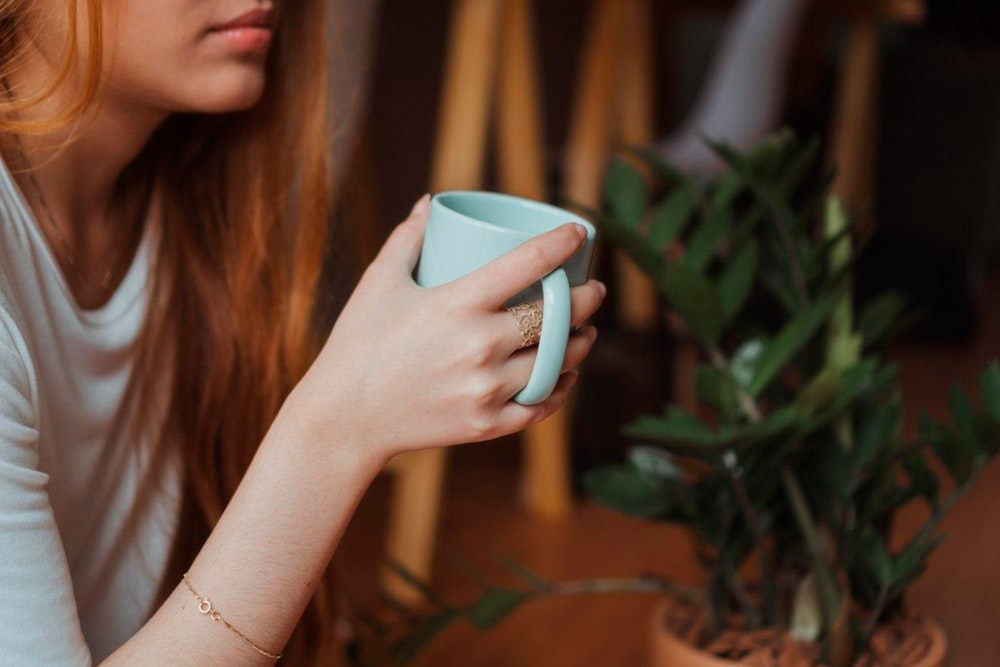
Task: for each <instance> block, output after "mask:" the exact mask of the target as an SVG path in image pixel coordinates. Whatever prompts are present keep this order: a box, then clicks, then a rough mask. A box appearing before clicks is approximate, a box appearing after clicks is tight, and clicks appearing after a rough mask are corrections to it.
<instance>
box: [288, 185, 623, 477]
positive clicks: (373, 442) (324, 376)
mask: <svg viewBox="0 0 1000 667" xmlns="http://www.w3.org/2000/svg"><path fill="white" fill-rule="evenodd" d="M428 210H429V198H428V197H426V196H425V197H424V198H422V199H421V200H420V201H418V202H417V204H416V206H414V208H413V211H412V212H411V214H410V217H409V218H408V219H407V220H406V221H405V222H403V223H401V224H400V225H399V226H398V227H397V228H396V229H395V230H394V231H393V233H392V235H391V236H390V237H389V239H388V240H387V241H386V243H385V245H384V246H383V247H382V249H381V251H380V252H379V255H378V257H376V258H375V261H374V262H372V264H371V265H370V266H369V267H368V270H367V271H366V272H365V274H364V276H363V277H362V279H361V282H360V283H359V284H358V286H357V288H356V289H355V291H354V293H353V294H352V296H351V298H350V300H349V301H348V303H347V305H346V307H345V308H344V310H343V312H342V313H341V315H340V317H339V318H338V320H337V323H336V325H335V326H334V328H333V331H332V332H331V334H330V337H329V339H328V340H327V342H326V345H325V346H324V348H323V350H322V351H321V353H320V355H319V357H318V358H317V360H316V362H315V363H314V364H313V366H312V368H310V370H309V372H308V373H307V374H306V376H305V377H304V378H303V380H302V382H301V383H300V384H299V386H298V387H296V389H295V392H293V396H292V397H291V398H290V399H289V402H290V403H291V405H286V407H292V408H293V411H294V412H295V414H296V420H299V419H305V420H307V423H308V424H309V426H310V431H311V432H312V433H319V434H320V437H321V439H323V438H325V439H326V442H324V443H323V444H324V445H329V446H338V445H340V444H343V443H350V444H353V445H355V446H358V447H360V448H361V450H360V451H361V453H363V454H364V455H365V456H374V457H376V458H378V459H380V460H381V461H382V462H383V463H384V462H385V461H387V460H388V459H389V458H391V457H392V456H394V455H395V454H398V453H400V452H404V451H408V450H416V449H424V448H429V447H441V446H446V445H454V444H458V443H465V442H478V441H481V440H488V439H491V438H496V437H499V436H502V435H506V434H508V433H513V432H515V431H519V430H521V429H523V428H525V427H527V426H529V425H531V424H534V423H536V422H539V421H541V420H543V419H545V418H546V417H547V416H549V415H550V414H552V413H553V412H555V411H556V410H557V409H558V408H559V407H560V406H561V405H562V404H563V403H564V402H565V401H566V397H567V394H568V392H569V389H570V387H572V386H573V383H574V382H575V380H576V377H577V374H576V372H575V371H574V370H573V369H574V368H575V367H576V366H577V365H578V364H579V363H580V362H581V361H583V359H584V357H586V356H587V353H588V352H589V351H590V348H591V346H592V345H593V343H594V340H595V339H596V337H597V331H596V329H594V327H592V326H585V327H583V328H582V329H580V330H579V331H577V332H576V333H574V334H572V335H571V336H570V340H569V345H568V348H567V351H566V358H565V361H564V363H563V369H562V370H563V375H562V376H561V378H560V380H559V383H558V385H557V386H556V388H555V390H554V392H553V393H552V395H551V396H550V397H549V398H548V399H547V400H545V401H544V402H543V403H541V404H538V405H532V406H525V405H520V404H518V403H515V402H514V401H512V400H510V399H511V398H512V397H513V396H514V395H515V394H517V392H518V391H520V389H521V388H522V387H524V386H525V385H526V384H527V382H528V378H529V376H530V374H531V369H532V367H533V364H534V360H535V355H536V351H535V350H536V348H528V349H525V350H520V351H518V350H517V348H518V345H519V344H520V331H519V329H518V326H517V322H516V321H515V319H514V317H513V316H512V315H511V314H510V313H508V312H507V311H506V310H504V307H503V306H504V303H505V302H506V301H507V300H508V299H509V298H510V297H512V296H513V295H515V294H517V293H518V292H520V291H521V290H522V289H524V288H526V287H528V286H529V285H531V284H532V283H534V282H536V281H537V280H539V279H541V278H542V277H543V276H545V275H546V274H548V273H550V272H551V271H553V270H554V269H555V268H556V267H558V266H560V265H561V264H563V263H564V262H565V261H566V260H567V259H568V258H569V257H570V256H571V255H572V254H573V253H574V252H576V251H577V250H578V249H579V248H580V246H581V245H582V244H583V240H584V239H583V237H582V236H581V235H580V234H579V233H578V232H577V229H582V228H580V227H579V226H578V225H570V224H567V225H563V226H561V227H560V228H558V229H556V230H554V231H552V232H548V233H546V234H542V235H540V236H537V237H535V238H533V239H531V240H530V241H528V242H526V243H524V244H522V245H521V246H519V247H518V248H517V249H515V250H514V251H512V252H510V253H508V254H507V255H505V256H503V257H501V258H499V259H497V260H495V261H493V262H492V263H490V264H488V265H487V266H485V267H483V268H481V269H479V270H478V271H476V272H474V273H472V274H469V275H467V276H465V277H464V278H461V279H459V280H457V281H454V282H452V283H449V284H446V285H442V286H440V287H434V288H423V287H420V286H418V285H417V284H416V283H415V282H414V280H413V278H412V274H413V269H414V268H415V266H416V263H417V259H418V257H419V255H420V248H421V245H422V242H423V236H424V229H425V227H426V224H427V214H428ZM571 294H572V317H571V324H573V325H579V324H581V323H582V322H584V321H585V320H586V319H587V318H588V317H590V316H591V315H592V314H593V313H594V311H596V310H597V308H598V307H599V306H600V304H601V302H602V301H603V299H604V294H605V288H604V286H603V285H602V284H601V283H599V282H597V281H596V280H591V281H589V282H588V283H586V284H585V285H581V286H579V287H574V288H573V289H572V290H571ZM300 423H301V422H300ZM317 429H319V430H317Z"/></svg>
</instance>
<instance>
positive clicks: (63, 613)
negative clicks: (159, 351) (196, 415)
mask: <svg viewBox="0 0 1000 667" xmlns="http://www.w3.org/2000/svg"><path fill="white" fill-rule="evenodd" d="M150 246H151V240H150V235H149V232H146V235H145V237H144V238H143V240H142V242H141V244H140V246H139V251H138V253H137V255H136V257H135V260H134V261H133V263H132V266H131V267H130V268H129V270H128V273H127V275H126V276H125V278H124V280H123V282H122V283H121V285H120V286H119V287H118V289H117V291H116V292H115V294H114V295H113V296H112V297H111V299H110V301H108V303H107V304H106V305H104V306H102V307H101V308H99V309H97V310H83V309H81V308H79V307H78V306H77V304H76V302H75V301H74V299H73V296H72V294H71V293H70V291H69V289H68V286H67V284H66V282H65V280H64V278H63V275H62V273H61V272H60V270H59V268H58V265H57V264H56V262H55V259H54V257H53V255H52V253H51V252H50V250H49V247H48V246H47V245H46V242H45V239H44V237H43V236H42V234H41V233H40V231H39V228H38V226H37V224H36V221H35V219H34V217H33V215H32V214H31V212H30V209H29V208H28V207H27V205H26V204H25V199H24V197H23V195H22V194H21V192H20V190H19V189H18V187H17V184H16V183H15V182H14V180H13V178H12V177H11V175H10V172H9V171H8V169H7V167H6V166H5V165H3V164H2V163H0V664H2V665H4V666H12V667H20V666H22V665H24V666H27V665H31V666H32V667H36V666H41V665H60V666H61V665H89V664H91V663H96V662H99V661H101V660H103V659H104V658H105V657H107V656H108V655H109V654H110V653H112V652H113V651H114V650H115V649H116V648H117V647H118V646H120V645H121V644H122V643H123V642H124V641H125V640H127V639H128V638H129V637H130V636H132V635H133V634H135V632H136V631H137V630H138V629H139V628H140V627H141V626H142V625H143V624H144V623H145V621H146V620H147V619H148V618H149V616H150V614H151V613H152V611H153V603H154V595H155V593H156V590H157V588H158V586H159V584H160V580H161V578H162V576H163V570H164V566H165V564H166V558H167V555H168V551H169V547H170V544H171V541H172V539H173V536H174V531H175V528H176V523H177V516H178V512H179V507H180V503H179V499H180V475H179V474H178V471H179V466H178V464H177V462H176V459H172V460H171V461H170V462H169V463H168V464H167V465H165V466H164V465H161V466H154V465H152V456H151V451H152V447H151V445H152V438H148V437H147V438H142V439H141V441H139V442H136V441H128V440H127V439H126V438H125V437H121V435H120V433H121V431H122V429H121V428H116V416H117V414H118V412H119V410H118V408H119V406H120V405H121V404H122V400H123V397H124V393H125V388H126V385H127V383H128V379H129V373H130V371H131V368H132V364H133V358H134V356H135V354H134V352H135V343H136V340H137V336H138V334H139V331H140V329H141V327H142V324H143V321H144V318H145V312H146V304H147V295H146V282H147V277H148V273H149V254H150ZM125 430H126V431H127V430H128V429H125Z"/></svg>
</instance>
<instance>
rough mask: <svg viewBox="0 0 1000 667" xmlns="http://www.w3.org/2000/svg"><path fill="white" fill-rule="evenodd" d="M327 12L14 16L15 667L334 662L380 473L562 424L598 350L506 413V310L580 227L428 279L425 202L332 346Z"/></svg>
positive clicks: (513, 336) (6, 652)
mask: <svg viewBox="0 0 1000 667" xmlns="http://www.w3.org/2000/svg"><path fill="white" fill-rule="evenodd" d="M324 1H325V0H295V1H294V2H283V3H278V4H277V5H272V3H271V2H270V1H269V0H261V1H259V2H256V3H255V2H253V1H252V0H104V1H103V2H102V1H101V0H6V1H2V2H0V24H2V26H0V27H2V30H3V39H2V41H0V50H2V53H0V74H2V83H3V93H4V97H3V98H2V102H0V132H2V142H0V152H2V155H3V161H4V169H2V170H0V171H2V174H0V204H2V206H0V216H2V223H3V224H2V229H0V656H3V657H2V662H3V664H4V665H49V664H54V665H85V664H90V663H91V662H95V663H96V662H99V663H100V664H105V665H117V664H128V665H136V664H141V665H151V664H171V665H184V664H214V665H229V664H240V665H253V664H262V665H264V664H270V663H272V662H273V661H274V660H275V659H276V656H277V655H278V654H280V653H285V656H286V659H287V661H288V663H290V664H328V663H329V662H331V661H333V659H334V658H333V656H334V647H333V643H332V641H331V640H330V634H331V630H332V627H333V623H332V613H333V612H332V609H333V603H332V600H331V589H330V582H329V580H328V578H325V574H324V573H325V570H326V567H327V564H328V562H329V560H330V558H331V556H332V554H333V552H334V550H335V549H336V547H337V543H338V541H339V539H340V537H341V534H342V532H343V529H344V527H345V525H346V524H347V522H348V520H349V518H350V516H351V513H352V512H353V510H354V508H355V506H356V505H357V503H358V501H359V499H360V498H361V496H362V494H363V493H364V491H365V489H366V487H367V486H368V484H369V483H370V481H371V480H372V478H373V477H374V476H375V475H376V474H377V473H378V472H379V470H380V469H381V468H382V466H383V464H384V463H385V462H386V461H387V460H388V459H389V458H391V457H392V456H394V455H396V454H398V453H400V452H404V451H408V450H415V449H420V448H427V447H443V446H447V445H452V444H455V443H460V442H470V441H477V440H484V439H489V438H494V437H497V436H500V435H503V434H507V433H512V432H514V431H517V430H520V429H522V428H524V427H525V426H527V425H529V424H531V423H533V422H536V421H538V420H540V419H543V418H545V417H546V416H547V415H549V414H550V413H551V412H553V411H554V410H555V409H557V408H558V407H559V406H560V405H561V404H562V403H563V402H564V401H565V399H566V395H567V392H568V391H569V388H570V386H571V385H572V384H573V380H574V379H575V372H574V371H573V370H572V369H573V368H574V367H575V366H576V365H577V364H579V362H580V361H581V360H582V359H583V358H584V357H585V356H586V354H587V352H588V351H589V349H590V346H591V344H592V343H593V340H594V338H595V336H596V332H595V331H594V329H593V328H592V327H584V328H582V329H581V330H580V332H579V333H577V334H575V335H574V336H573V338H572V341H571V343H570V346H569V350H568V353H567V361H566V366H565V371H566V372H565V374H564V375H563V377H562V379H561V380H560V383H559V385H558V386H557V389H556V391H555V393H554V394H553V395H552V396H551V397H550V398H549V399H548V400H547V401H546V402H545V403H544V404H542V405H538V406H532V407H526V406H521V405H519V404H517V403H514V402H512V401H510V400H509V399H510V397H511V396H513V395H514V393H516V391H517V389H518V388H519V387H520V386H523V384H525V382H526V380H527V377H528V375H529V373H530V368H531V365H532V361H533V352H532V351H531V350H530V349H527V350H520V351H518V349H517V348H518V346H519V343H520V332H519V329H518V327H517V324H516V322H515V320H514V319H513V318H512V317H511V316H510V314H509V313H506V312H504V310H503V308H502V304H503V303H504V301H505V300H506V299H508V298H509V297H510V296H511V295H513V294H516V293H517V292H519V291H520V290H521V289H522V288H523V287H525V286H526V285H528V284H530V283H531V282H533V281H534V280H536V279H538V278H539V277H540V276H542V275H544V274H546V273H547V272H549V271H550V270H552V269H553V268H554V267H555V266H557V265H558V264H561V263H562V262H563V261H565V260H566V259H567V258H568V257H569V256H570V255H571V254H572V253H573V252H575V251H576V249H577V248H578V247H579V246H580V244H581V239H580V238H579V237H578V236H577V234H576V233H575V231H574V226H572V225H565V226H563V227H562V228H560V229H558V230H556V231H554V232H552V233H549V234H546V235H544V236H542V237H539V238H538V239H536V240H534V241H532V242H530V243H526V244H524V245H523V246H522V247H520V248H519V249H518V250H516V251H515V252H512V253H510V254H508V255H507V256H505V257H504V258H502V259H500V260H497V261H496V262H494V263H493V264H491V265H489V266H487V267H485V268H483V269H482V270H480V271H478V272H477V273H475V274H472V275H470V276H468V277H467V278H465V279H463V280H460V281H456V282H455V283H452V284H450V285H445V286H442V287H440V288H435V289H421V288H419V287H417V286H416V285H415V284H414V283H413V281H412V279H411V271H412V268H413V266H414V264H415V262H416V258H417V255H418V252H419V248H420V244H421V240H422V233H423V229H424V224H425V222H426V215H427V208H428V202H427V198H426V197H425V198H423V199H421V200H420V201H419V202H418V203H417V204H416V206H414V208H413V212H412V213H411V215H410V217H409V218H408V219H407V220H406V221H405V222H403V223H402V224H401V225H399V227H398V228H397V229H396V230H395V231H394V232H393V234H392V235H391V237H390V238H389V240H388V241H387V242H386V244H385V246H384V247H383V248H382V250H381V252H380V254H379V255H378V257H377V259H376V260H375V261H374V262H373V263H372V265H371V266H370V267H369V269H368V270H367V272H366V273H365V275H364V277H363V278H362V280H361V282H360V284H359V285H358V287H357V289H356V290H355V292H354V294H353V295H352V297H351V299H350V301H349V302H348V304H347V306H346V308H345V309H344V311H343V313H342V314H341V316H340V318H339V319H338V321H337V324H336V326H335V327H334V329H333V331H332V332H331V334H330V335H329V337H328V338H327V340H326V341H325V343H323V344H322V345H319V344H314V343H313V341H312V339H311V337H310V328H311V327H310V318H311V316H312V314H313V296H314V291H315V284H316V279H317V275H318V273H319V264H320V255H321V251H322V247H323V228H324V224H325V221H326V220H327V218H328V213H329V196H328V189H329V185H330V183H329V178H328V177H327V169H326V164H325V162H326V160H325V146H326V145H327V141H326V139H327V137H326V121H327V118H328V114H327V109H326V90H325V85H324V84H325V81H326V79H327V77H326V72H325V70H324V66H323V63H324V62H325V54H324V52H323V48H322V46H323V41H322V33H323V28H324V23H323V21H322V20H321V19H322V5H323V2H324ZM603 294H604V290H603V287H602V286H600V285H599V284H597V283H596V282H594V281H592V282H590V283H588V284H587V285H585V286H582V287H579V288H576V289H575V290H574V292H573V321H574V324H579V323H581V322H583V321H584V320H585V319H586V318H587V317H588V316H589V315H591V314H592V313H593V312H594V311H595V310H596V308H597V307H598V305H599V303H600V302H601V300H602V298H603ZM376 351H377V358H376V356H375V352H376ZM307 607H308V609H307ZM199 612H200V613H199ZM213 620H215V622H212V621H213ZM293 631H295V632H294V637H293ZM290 638H291V641H290Z"/></svg>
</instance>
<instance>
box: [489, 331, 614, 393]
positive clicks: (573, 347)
mask: <svg viewBox="0 0 1000 667" xmlns="http://www.w3.org/2000/svg"><path fill="white" fill-rule="evenodd" d="M596 340H597V329H596V328H595V327H592V326H586V327H584V328H583V329H580V331H577V332H576V333H574V334H573V335H572V336H570V337H569V343H568V344H567V345H566V356H565V357H563V364H562V369H560V371H559V372H560V373H565V372H567V371H570V370H573V369H575V368H576V367H577V366H579V365H580V364H581V363H582V362H583V360H584V359H586V358H587V355H588V354H589V353H590V350H591V348H592V347H593V346H594V341H596ZM537 357H538V348H534V347H533V348H528V349H526V350H520V351H518V352H515V353H514V354H513V355H511V357H510V359H508V360H507V362H506V363H505V364H504V367H503V371H502V373H503V380H502V384H503V387H502V389H501V396H503V398H504V399H505V400H510V399H511V398H513V397H514V396H515V395H516V394H517V392H519V391H521V389H522V388H523V387H525V386H527V384H528V379H529V378H530V377H531V371H532V369H533V368H534V367H535V359H536V358H537Z"/></svg>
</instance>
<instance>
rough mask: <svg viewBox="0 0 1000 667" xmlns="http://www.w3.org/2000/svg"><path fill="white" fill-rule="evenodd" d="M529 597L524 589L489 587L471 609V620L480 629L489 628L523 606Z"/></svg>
mask: <svg viewBox="0 0 1000 667" xmlns="http://www.w3.org/2000/svg"><path fill="white" fill-rule="evenodd" d="M529 597H530V596H529V594H528V593H525V592H524V591H518V590H513V589H509V588H495V587H493V588H488V589H486V591H485V592H484V593H483V594H482V595H481V596H480V597H479V599H478V600H476V602H475V604H474V605H473V606H472V609H471V610H470V611H469V622H470V623H472V625H474V626H475V627H477V628H479V629H480V630H488V629H490V628H492V627H493V626H495V625H496V624H497V623H499V622H500V621H502V620H503V619H504V618H506V617H507V615H508V614H510V613H511V612H512V611H514V610H515V609H517V608H518V607H519V606H521V604H522V603H524V602H525V601H526V600H527V599H528V598H529Z"/></svg>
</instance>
